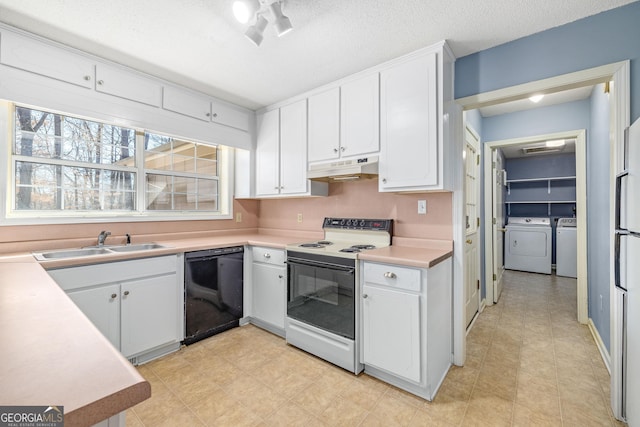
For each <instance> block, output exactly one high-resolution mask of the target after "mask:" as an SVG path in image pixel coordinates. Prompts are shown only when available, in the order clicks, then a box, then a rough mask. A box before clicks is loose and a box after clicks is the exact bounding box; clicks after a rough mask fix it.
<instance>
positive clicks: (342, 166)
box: [307, 156, 378, 182]
mask: <svg viewBox="0 0 640 427" xmlns="http://www.w3.org/2000/svg"><path fill="white" fill-rule="evenodd" d="M377 177H378V156H371V157H363V158H360V159H351V160H337V161H335V162H331V163H319V164H313V165H310V166H309V170H308V172H307V178H309V179H311V180H314V181H323V182H346V181H356V180H360V179H371V178H377Z"/></svg>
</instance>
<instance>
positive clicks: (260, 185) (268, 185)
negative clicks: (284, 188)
mask: <svg viewBox="0 0 640 427" xmlns="http://www.w3.org/2000/svg"><path fill="white" fill-rule="evenodd" d="M256 131H257V142H256V196H269V195H275V194H280V110H271V111H267V112H266V113H264V114H259V115H258V117H257V129H256Z"/></svg>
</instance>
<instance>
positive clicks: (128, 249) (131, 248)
mask: <svg viewBox="0 0 640 427" xmlns="http://www.w3.org/2000/svg"><path fill="white" fill-rule="evenodd" d="M163 248H166V246H163V245H160V244H158V243H140V244H137V245H126V246H109V250H110V251H113V252H136V251H148V250H152V249H163Z"/></svg>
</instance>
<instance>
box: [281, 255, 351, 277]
mask: <svg viewBox="0 0 640 427" xmlns="http://www.w3.org/2000/svg"><path fill="white" fill-rule="evenodd" d="M287 264H289V265H303V266H306V267H319V268H330V269H332V270H340V271H343V272H345V273H348V274H355V272H356V269H355V268H354V267H348V266H346V265H340V264H332V263H330V262H321V261H308V260H305V259H300V258H288V259H287Z"/></svg>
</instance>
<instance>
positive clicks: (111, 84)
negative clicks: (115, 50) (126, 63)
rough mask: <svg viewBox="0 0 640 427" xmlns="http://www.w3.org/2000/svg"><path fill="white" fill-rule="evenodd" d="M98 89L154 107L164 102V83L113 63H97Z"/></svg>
mask: <svg viewBox="0 0 640 427" xmlns="http://www.w3.org/2000/svg"><path fill="white" fill-rule="evenodd" d="M96 90H97V91H98V92H103V93H107V94H109V95H114V96H118V97H120V98H124V99H129V100H131V101H136V102H141V103H143V104H147V105H151V106H154V107H160V106H161V104H162V85H161V84H160V83H159V82H158V81H154V80H152V79H149V78H147V77H144V76H141V75H137V74H135V73H132V72H131V71H128V70H125V69H122V68H119V67H115V66H112V65H106V64H97V65H96Z"/></svg>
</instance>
